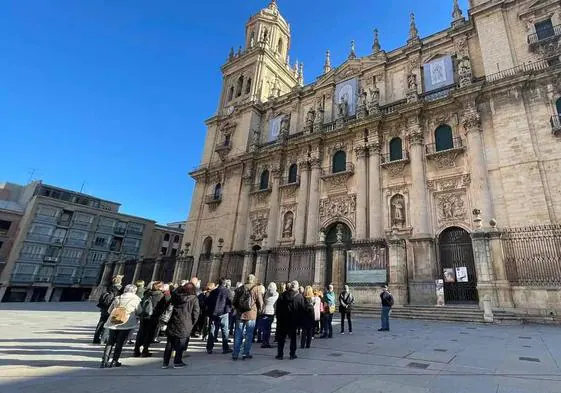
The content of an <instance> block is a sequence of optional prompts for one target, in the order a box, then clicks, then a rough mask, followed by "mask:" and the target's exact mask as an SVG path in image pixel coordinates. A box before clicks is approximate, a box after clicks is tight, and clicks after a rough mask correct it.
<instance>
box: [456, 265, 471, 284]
mask: <svg viewBox="0 0 561 393" xmlns="http://www.w3.org/2000/svg"><path fill="white" fill-rule="evenodd" d="M456 281H457V282H468V281H469V279H468V271H467V267H465V266H461V267H457V268H456Z"/></svg>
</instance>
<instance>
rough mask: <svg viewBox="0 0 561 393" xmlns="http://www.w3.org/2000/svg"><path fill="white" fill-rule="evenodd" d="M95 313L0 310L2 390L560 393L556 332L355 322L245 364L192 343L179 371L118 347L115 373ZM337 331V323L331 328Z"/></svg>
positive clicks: (68, 308) (78, 306) (560, 336)
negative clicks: (104, 356) (104, 361)
mask: <svg viewBox="0 0 561 393" xmlns="http://www.w3.org/2000/svg"><path fill="white" fill-rule="evenodd" d="M97 317H98V313H97V312H96V309H95V307H94V305H93V304H90V303H58V304H57V303H50V304H49V303H42V304H38V303H31V304H29V303H28V304H5V303H4V304H1V305H0V333H1V338H0V392H2V393H8V392H29V393H35V392H50V391H53V392H57V393H65V392H72V393H76V392H88V393H102V392H112V393H114V392H119V393H129V392H130V393H132V392H157V391H164V392H166V393H175V392H182V393H184V392H197V393H205V392H216V391H224V392H228V393H251V392H260V393H281V392H290V393H304V392H306V393H308V392H309V393H330V392H338V393H347V392H348V393H354V392H384V393H392V392H400V393H409V392H419V393H420V392H427V393H428V392H435V393H436V392H438V393H440V392H447V393H451V392H453V393H460V392H477V393H497V392H499V393H507V392H511V393H515V392H516V393H521V392H542V393H548V392H551V393H559V392H561V388H560V386H561V368H560V365H561V327H556V326H537V325H524V326H497V325H491V326H490V325H480V324H459V323H445V322H424V321H408V320H394V321H392V331H391V332H389V333H388V332H385V333H382V332H377V331H376V330H377V328H378V325H379V321H378V320H369V319H357V320H356V322H355V329H354V334H353V335H352V336H350V335H344V336H341V335H339V334H336V335H335V337H334V338H333V339H332V340H318V339H316V340H315V341H314V342H313V343H312V348H311V349H308V350H298V356H299V358H298V359H297V360H292V361H291V360H288V359H285V360H283V361H278V360H275V359H274V356H275V354H276V353H275V350H274V349H273V350H265V349H261V348H260V347H259V345H256V346H254V351H253V352H254V355H255V356H254V358H253V360H246V361H241V360H239V361H237V362H233V361H232V360H231V358H230V357H229V356H228V355H222V354H214V355H208V354H207V353H206V352H205V350H204V346H203V345H202V343H201V342H200V341H199V340H195V341H194V342H193V343H192V345H191V346H190V349H189V355H190V356H189V357H188V358H187V359H186V360H187V362H188V364H189V366H188V367H187V368H185V369H180V370H174V369H168V370H162V369H161V368H160V366H161V357H162V351H163V345H162V344H160V345H157V346H155V347H154V352H155V358H151V359H136V358H132V357H130V356H131V355H132V353H131V348H130V347H126V348H125V351H124V354H123V357H122V362H123V365H124V367H122V368H118V369H104V370H102V369H99V368H98V366H99V363H100V359H101V346H97V345H92V344H91V343H90V342H91V338H92V332H93V327H94V325H95V323H96V321H97ZM335 331H336V332H338V331H339V330H338V326H336V327H335Z"/></svg>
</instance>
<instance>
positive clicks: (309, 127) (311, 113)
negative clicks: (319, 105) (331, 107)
mask: <svg viewBox="0 0 561 393" xmlns="http://www.w3.org/2000/svg"><path fill="white" fill-rule="evenodd" d="M315 117H316V111H315V110H314V108H313V107H310V109H308V112H307V113H306V122H305V125H304V132H305V133H310V132H312V131H313V129H314V119H315Z"/></svg>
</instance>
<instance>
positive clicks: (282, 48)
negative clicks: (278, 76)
mask: <svg viewBox="0 0 561 393" xmlns="http://www.w3.org/2000/svg"><path fill="white" fill-rule="evenodd" d="M283 50H284V44H283V42H282V38H279V42H278V44H277V53H278V54H279V55H282V51H283Z"/></svg>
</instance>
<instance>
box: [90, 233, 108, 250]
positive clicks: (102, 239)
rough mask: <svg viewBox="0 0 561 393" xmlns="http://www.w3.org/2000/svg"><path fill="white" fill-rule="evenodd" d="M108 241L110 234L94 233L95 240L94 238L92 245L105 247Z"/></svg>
mask: <svg viewBox="0 0 561 393" xmlns="http://www.w3.org/2000/svg"><path fill="white" fill-rule="evenodd" d="M110 241H111V236H110V235H100V234H96V235H95V240H94V246H96V247H103V248H105V247H108V246H109V242H110Z"/></svg>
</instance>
